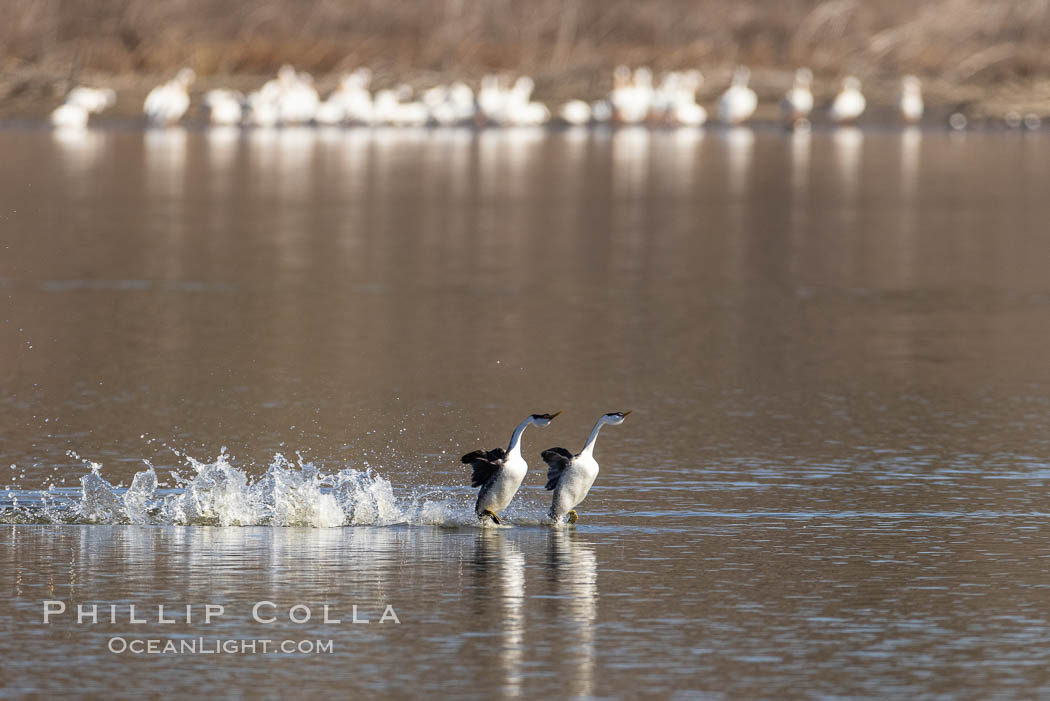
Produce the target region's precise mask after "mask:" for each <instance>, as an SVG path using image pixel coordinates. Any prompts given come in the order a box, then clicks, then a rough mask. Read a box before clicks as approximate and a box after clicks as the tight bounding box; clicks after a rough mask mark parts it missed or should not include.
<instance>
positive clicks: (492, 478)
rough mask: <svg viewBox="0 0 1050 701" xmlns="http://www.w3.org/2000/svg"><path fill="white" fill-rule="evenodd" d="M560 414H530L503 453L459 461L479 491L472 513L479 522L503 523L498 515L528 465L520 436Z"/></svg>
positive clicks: (475, 453)
mask: <svg viewBox="0 0 1050 701" xmlns="http://www.w3.org/2000/svg"><path fill="white" fill-rule="evenodd" d="M560 413H561V412H560V411H556V412H554V413H553V414H533V415H532V416H530V417H529V418H527V419H525V420H524V421H522V422H521V423H520V424H518V427H517V428H516V429H514V433H513V434H511V436H510V445H509V446H507V449H506V450H503V448H496V449H495V450H475V451H473V452H471V453H467V454H466V455H464V456H463V457H462V458H460V460H461V461H462V462H463V463H464V464H465V465H470V466H471V467H473V468H474V471H473V473H472V474H471V477H470V486H471V487H481V491H479V492H478V501H477V504H475V506H474V513H476V514H477V515H478V518H479V519H485V518H486V517H488V518H491V519H492V521H493V523H496V524H499V523H502V521H501V520H500V517H499V513H500V512H501V511H503V509H505V508H507V504H509V503H510V500H511V499H513V498H514V495H515V494H516V493H517V492H518V487H520V486H521V481H522V480H523V479H525V473H526V472H527V471H528V465H526V464H525V458H523V457H521V434H522V433H524V432H525V429H526V428H528V427H529V426H533V425H535V426H547V425H548V424H550V422H551V421H553V420H554V417H556V416H557V415H558V414H560Z"/></svg>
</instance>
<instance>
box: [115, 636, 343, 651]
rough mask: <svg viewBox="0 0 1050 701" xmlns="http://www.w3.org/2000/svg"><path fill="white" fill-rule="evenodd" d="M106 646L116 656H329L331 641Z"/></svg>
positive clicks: (121, 641)
mask: <svg viewBox="0 0 1050 701" xmlns="http://www.w3.org/2000/svg"><path fill="white" fill-rule="evenodd" d="M106 647H107V648H108V649H109V651H110V652H112V653H114V654H116V655H123V654H132V655H325V654H327V655H330V654H332V652H333V651H334V646H333V644H332V641H331V640H265V639H256V640H238V639H233V638H168V639H163V638H130V639H129V638H122V637H119V636H117V637H113V638H110V639H109V642H108V643H107V645H106Z"/></svg>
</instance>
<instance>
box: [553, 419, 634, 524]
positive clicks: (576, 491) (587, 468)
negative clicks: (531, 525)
mask: <svg viewBox="0 0 1050 701" xmlns="http://www.w3.org/2000/svg"><path fill="white" fill-rule="evenodd" d="M630 413H631V412H630V411H614V412H612V413H609V414H603V415H602V417H601V418H600V419H598V423H596V424H594V428H593V429H591V435H590V436H588V437H587V443H586V444H585V445H584V446H583V450H581V451H580V452H579V453H577V454H576V455H573V454H572V453H570V452H569V451H568V450H566V449H565V448H551V449H550V450H545V451H543V452H542V453H540V457H542V458H543V460H544V462H546V463H547V485H546V487H545V489H547V490H548V491H551V490H553V492H554V499H553V500H552V502H551V510H550V514H549V515H550V518H551V520H552V521H554V522H555V523H559V522H561V520H562V519H563V518H565V516H568V517H569V523H576V521H577V519H579V514H577V513H576V506H578V505H579V504H580V502H582V501H583V500H584V499H586V498H587V492H589V491H590V489H591V485H592V484H594V478H596V477H597V476H598V461H597V460H595V459H594V444H595V442H596V441H597V440H598V431H600V430H601V429H602V426H605V425H607V424H608V425H611V426H618V425H619V424H622V423H623V420H624V419H625V418H626V417H627V415H628V414H630Z"/></svg>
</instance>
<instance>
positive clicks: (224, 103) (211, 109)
mask: <svg viewBox="0 0 1050 701" xmlns="http://www.w3.org/2000/svg"><path fill="white" fill-rule="evenodd" d="M204 106H205V107H207V108H208V119H210V120H211V123H212V124H220V125H227V126H229V125H233V124H240V123H241V118H242V117H243V115H244V95H242V94H241V93H239V92H237V91H236V90H223V89H219V90H209V91H208V92H206V93H204Z"/></svg>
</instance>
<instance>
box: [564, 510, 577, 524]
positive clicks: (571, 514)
mask: <svg viewBox="0 0 1050 701" xmlns="http://www.w3.org/2000/svg"><path fill="white" fill-rule="evenodd" d="M566 515H567V516H568V517H569V523H576V522H577V521H578V520H579V519H580V515H579V514H578V513H576V509H570V510H569V513H568V514H566Z"/></svg>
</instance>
